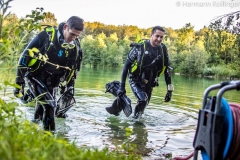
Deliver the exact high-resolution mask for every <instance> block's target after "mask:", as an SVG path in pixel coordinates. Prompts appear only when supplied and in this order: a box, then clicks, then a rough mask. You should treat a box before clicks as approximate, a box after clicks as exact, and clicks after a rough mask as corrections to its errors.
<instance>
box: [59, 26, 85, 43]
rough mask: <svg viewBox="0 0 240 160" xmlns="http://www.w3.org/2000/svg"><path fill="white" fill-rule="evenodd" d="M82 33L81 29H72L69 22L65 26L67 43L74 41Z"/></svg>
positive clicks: (64, 32) (64, 33) (64, 31)
mask: <svg viewBox="0 0 240 160" xmlns="http://www.w3.org/2000/svg"><path fill="white" fill-rule="evenodd" d="M80 34H81V31H78V30H76V29H74V28H72V29H70V27H69V26H68V25H67V24H65V25H64V26H63V35H64V39H65V41H66V42H67V43H70V42H72V41H74V40H75V39H76V38H77V37H78V36H79V35H80Z"/></svg>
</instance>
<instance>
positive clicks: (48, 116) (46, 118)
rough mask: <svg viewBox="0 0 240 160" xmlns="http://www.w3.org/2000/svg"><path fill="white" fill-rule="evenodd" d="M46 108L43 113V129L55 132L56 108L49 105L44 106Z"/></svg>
mask: <svg viewBox="0 0 240 160" xmlns="http://www.w3.org/2000/svg"><path fill="white" fill-rule="evenodd" d="M42 106H44V107H43V108H44V112H43V119H42V121H43V128H44V129H45V130H50V131H53V130H55V108H53V107H52V106H50V105H48V104H44V105H42Z"/></svg>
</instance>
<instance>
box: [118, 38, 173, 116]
mask: <svg viewBox="0 0 240 160" xmlns="http://www.w3.org/2000/svg"><path fill="white" fill-rule="evenodd" d="M144 43H145V47H144V44H141V45H135V46H134V47H133V48H132V50H131V51H130V53H129V55H128V58H127V60H126V62H125V64H124V67H123V71H122V79H121V83H125V81H126V78H127V75H128V76H129V84H130V86H131V89H132V92H133V93H134V95H135V96H136V98H137V99H138V103H137V105H136V107H135V113H134V114H135V115H136V114H137V113H138V112H140V111H141V112H142V113H143V111H144V109H145V107H146V106H147V104H148V103H149V101H150V99H151V94H152V89H153V87H155V86H158V82H157V77H158V76H159V75H160V73H161V72H163V73H164V76H165V81H166V85H169V84H171V77H170V72H169V69H168V66H169V58H168V51H167V47H166V46H165V45H164V44H161V45H160V46H158V47H152V46H151V44H150V41H144ZM144 48H145V49H144ZM157 57H158V59H156V58H157ZM134 62H137V63H138V67H137V68H138V69H136V70H135V72H133V73H131V72H132V71H131V70H132V68H133V66H134Z"/></svg>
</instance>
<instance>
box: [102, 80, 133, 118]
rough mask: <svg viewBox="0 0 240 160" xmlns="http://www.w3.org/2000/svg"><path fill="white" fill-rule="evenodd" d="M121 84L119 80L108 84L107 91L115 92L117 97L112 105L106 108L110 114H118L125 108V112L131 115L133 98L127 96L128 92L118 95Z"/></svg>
mask: <svg viewBox="0 0 240 160" xmlns="http://www.w3.org/2000/svg"><path fill="white" fill-rule="evenodd" d="M120 86H121V84H120V82H119V81H113V82H110V83H107V84H106V92H109V93H111V94H113V95H114V96H115V97H117V98H116V99H115V100H114V101H113V104H112V106H110V107H106V110H107V112H108V113H110V114H114V115H115V116H118V115H119V114H120V112H121V111H122V110H123V112H124V114H125V115H126V116H127V117H129V116H130V115H131V114H132V106H131V100H130V99H129V98H128V97H127V96H126V94H125V93H124V94H122V95H120V96H118V92H117V91H118V89H119V87H120Z"/></svg>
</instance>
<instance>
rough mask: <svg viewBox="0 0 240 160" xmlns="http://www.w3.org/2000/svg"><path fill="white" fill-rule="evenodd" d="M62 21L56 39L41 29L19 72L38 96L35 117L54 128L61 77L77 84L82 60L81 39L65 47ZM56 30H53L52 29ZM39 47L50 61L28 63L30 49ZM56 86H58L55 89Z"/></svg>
mask: <svg viewBox="0 0 240 160" xmlns="http://www.w3.org/2000/svg"><path fill="white" fill-rule="evenodd" d="M63 25H64V23H61V24H60V25H59V26H58V29H57V30H55V34H54V39H53V41H52V42H51V41H50V39H51V36H50V35H49V33H48V32H47V31H45V30H44V31H42V32H40V33H39V34H38V35H37V36H36V37H35V38H34V39H33V40H32V41H31V42H30V43H29V44H28V46H27V47H26V48H25V50H24V51H23V53H22V55H21V57H20V59H19V63H18V64H19V66H18V70H17V76H18V77H21V78H24V77H25V78H26V80H27V84H28V87H29V89H30V91H31V93H32V94H33V95H34V97H35V98H36V97H39V95H42V96H40V97H41V98H40V99H39V101H44V102H45V103H37V105H36V110H35V114H34V119H38V118H40V119H42V120H43V125H44V128H45V129H50V130H54V129H55V110H56V99H55V98H56V97H55V96H56V90H55V89H57V87H58V86H59V83H60V81H67V87H73V86H74V80H75V78H76V73H77V72H78V71H79V70H80V64H81V61H82V51H81V48H80V43H79V41H78V40H77V39H76V40H75V41H74V43H73V44H74V45H75V47H74V48H71V49H70V48H63V47H62V46H61V45H62V44H63V43H64V38H63ZM51 34H53V32H52V33H51ZM34 47H35V48H37V49H39V51H40V53H41V54H43V55H44V54H46V55H47V57H48V60H47V63H45V62H43V61H39V60H38V61H37V62H36V63H35V64H34V65H31V66H29V62H30V61H31V59H32V57H30V56H29V52H28V49H32V48H34ZM54 88H55V89H54Z"/></svg>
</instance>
